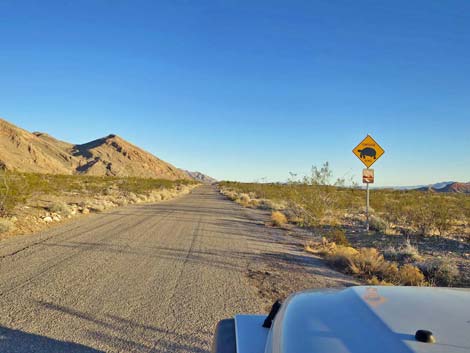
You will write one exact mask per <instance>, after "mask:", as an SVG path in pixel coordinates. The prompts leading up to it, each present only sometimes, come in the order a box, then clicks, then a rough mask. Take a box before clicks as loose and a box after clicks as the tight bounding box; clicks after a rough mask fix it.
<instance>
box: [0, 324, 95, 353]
mask: <svg viewBox="0 0 470 353" xmlns="http://www.w3.org/2000/svg"><path fill="white" fill-rule="evenodd" d="M0 352H15V353H31V352H36V353H56V352H57V353H62V352H67V353H99V352H104V351H99V350H96V349H93V348H90V347H87V346H84V345H81V344H77V343H73V342H66V341H59V340H55V339H52V338H49V337H45V336H40V335H35V334H32V333H27V332H23V331H20V330H13V329H10V328H6V327H0Z"/></svg>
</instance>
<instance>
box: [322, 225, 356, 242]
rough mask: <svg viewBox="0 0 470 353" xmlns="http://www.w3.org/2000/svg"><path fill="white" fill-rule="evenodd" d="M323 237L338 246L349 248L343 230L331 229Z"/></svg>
mask: <svg viewBox="0 0 470 353" xmlns="http://www.w3.org/2000/svg"><path fill="white" fill-rule="evenodd" d="M325 237H326V238H327V239H328V240H329V241H330V242H333V243H335V244H337V245H340V246H351V244H350V243H349V240H348V238H347V237H346V232H345V231H344V229H342V228H339V227H333V228H331V229H330V230H329V231H328V232H327V233H326V234H325Z"/></svg>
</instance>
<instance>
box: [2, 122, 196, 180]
mask: <svg viewBox="0 0 470 353" xmlns="http://www.w3.org/2000/svg"><path fill="white" fill-rule="evenodd" d="M0 166H1V167H3V168H5V169H7V170H16V171H20V172H33V173H48V174H88V175H107V176H134V177H143V178H163V179H172V180H174V179H188V178H189V177H188V174H186V173H185V172H184V171H182V170H180V169H178V168H176V167H174V166H173V165H171V164H169V163H167V162H165V161H162V160H161V159H159V158H157V157H155V156H154V155H152V154H151V153H149V152H146V151H144V150H142V149H140V148H139V147H137V146H135V145H133V144H131V143H129V142H127V141H125V140H124V139H122V138H120V137H119V136H116V135H108V136H107V137H104V138H101V139H98V140H94V141H91V142H88V143H85V144H79V145H75V144H71V143H67V142H63V141H60V140H57V139H55V138H54V137H52V136H50V135H48V134H45V133H40V132H34V133H30V132H28V131H26V130H23V129H21V128H19V127H17V126H15V125H13V124H11V123H9V122H7V121H5V120H3V119H0Z"/></svg>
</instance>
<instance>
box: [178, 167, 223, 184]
mask: <svg viewBox="0 0 470 353" xmlns="http://www.w3.org/2000/svg"><path fill="white" fill-rule="evenodd" d="M184 172H185V173H186V174H187V175H188V176H189V177H190V178H191V179H194V180H197V181H199V182H201V183H204V184H212V183H215V182H217V180H216V179H214V178H211V177H210V176H208V175H206V174H203V173H201V172H191V171H189V170H185V171H184Z"/></svg>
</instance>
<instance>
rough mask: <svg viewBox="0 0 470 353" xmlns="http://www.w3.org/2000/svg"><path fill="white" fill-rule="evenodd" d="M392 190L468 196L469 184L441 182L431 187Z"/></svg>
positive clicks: (399, 187)
mask: <svg viewBox="0 0 470 353" xmlns="http://www.w3.org/2000/svg"><path fill="white" fill-rule="evenodd" d="M394 189H399V190H418V191H430V192H451V193H461V194H470V182H468V183H460V182H456V181H443V182H440V183H435V184H431V185H416V186H398V187H394Z"/></svg>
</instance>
